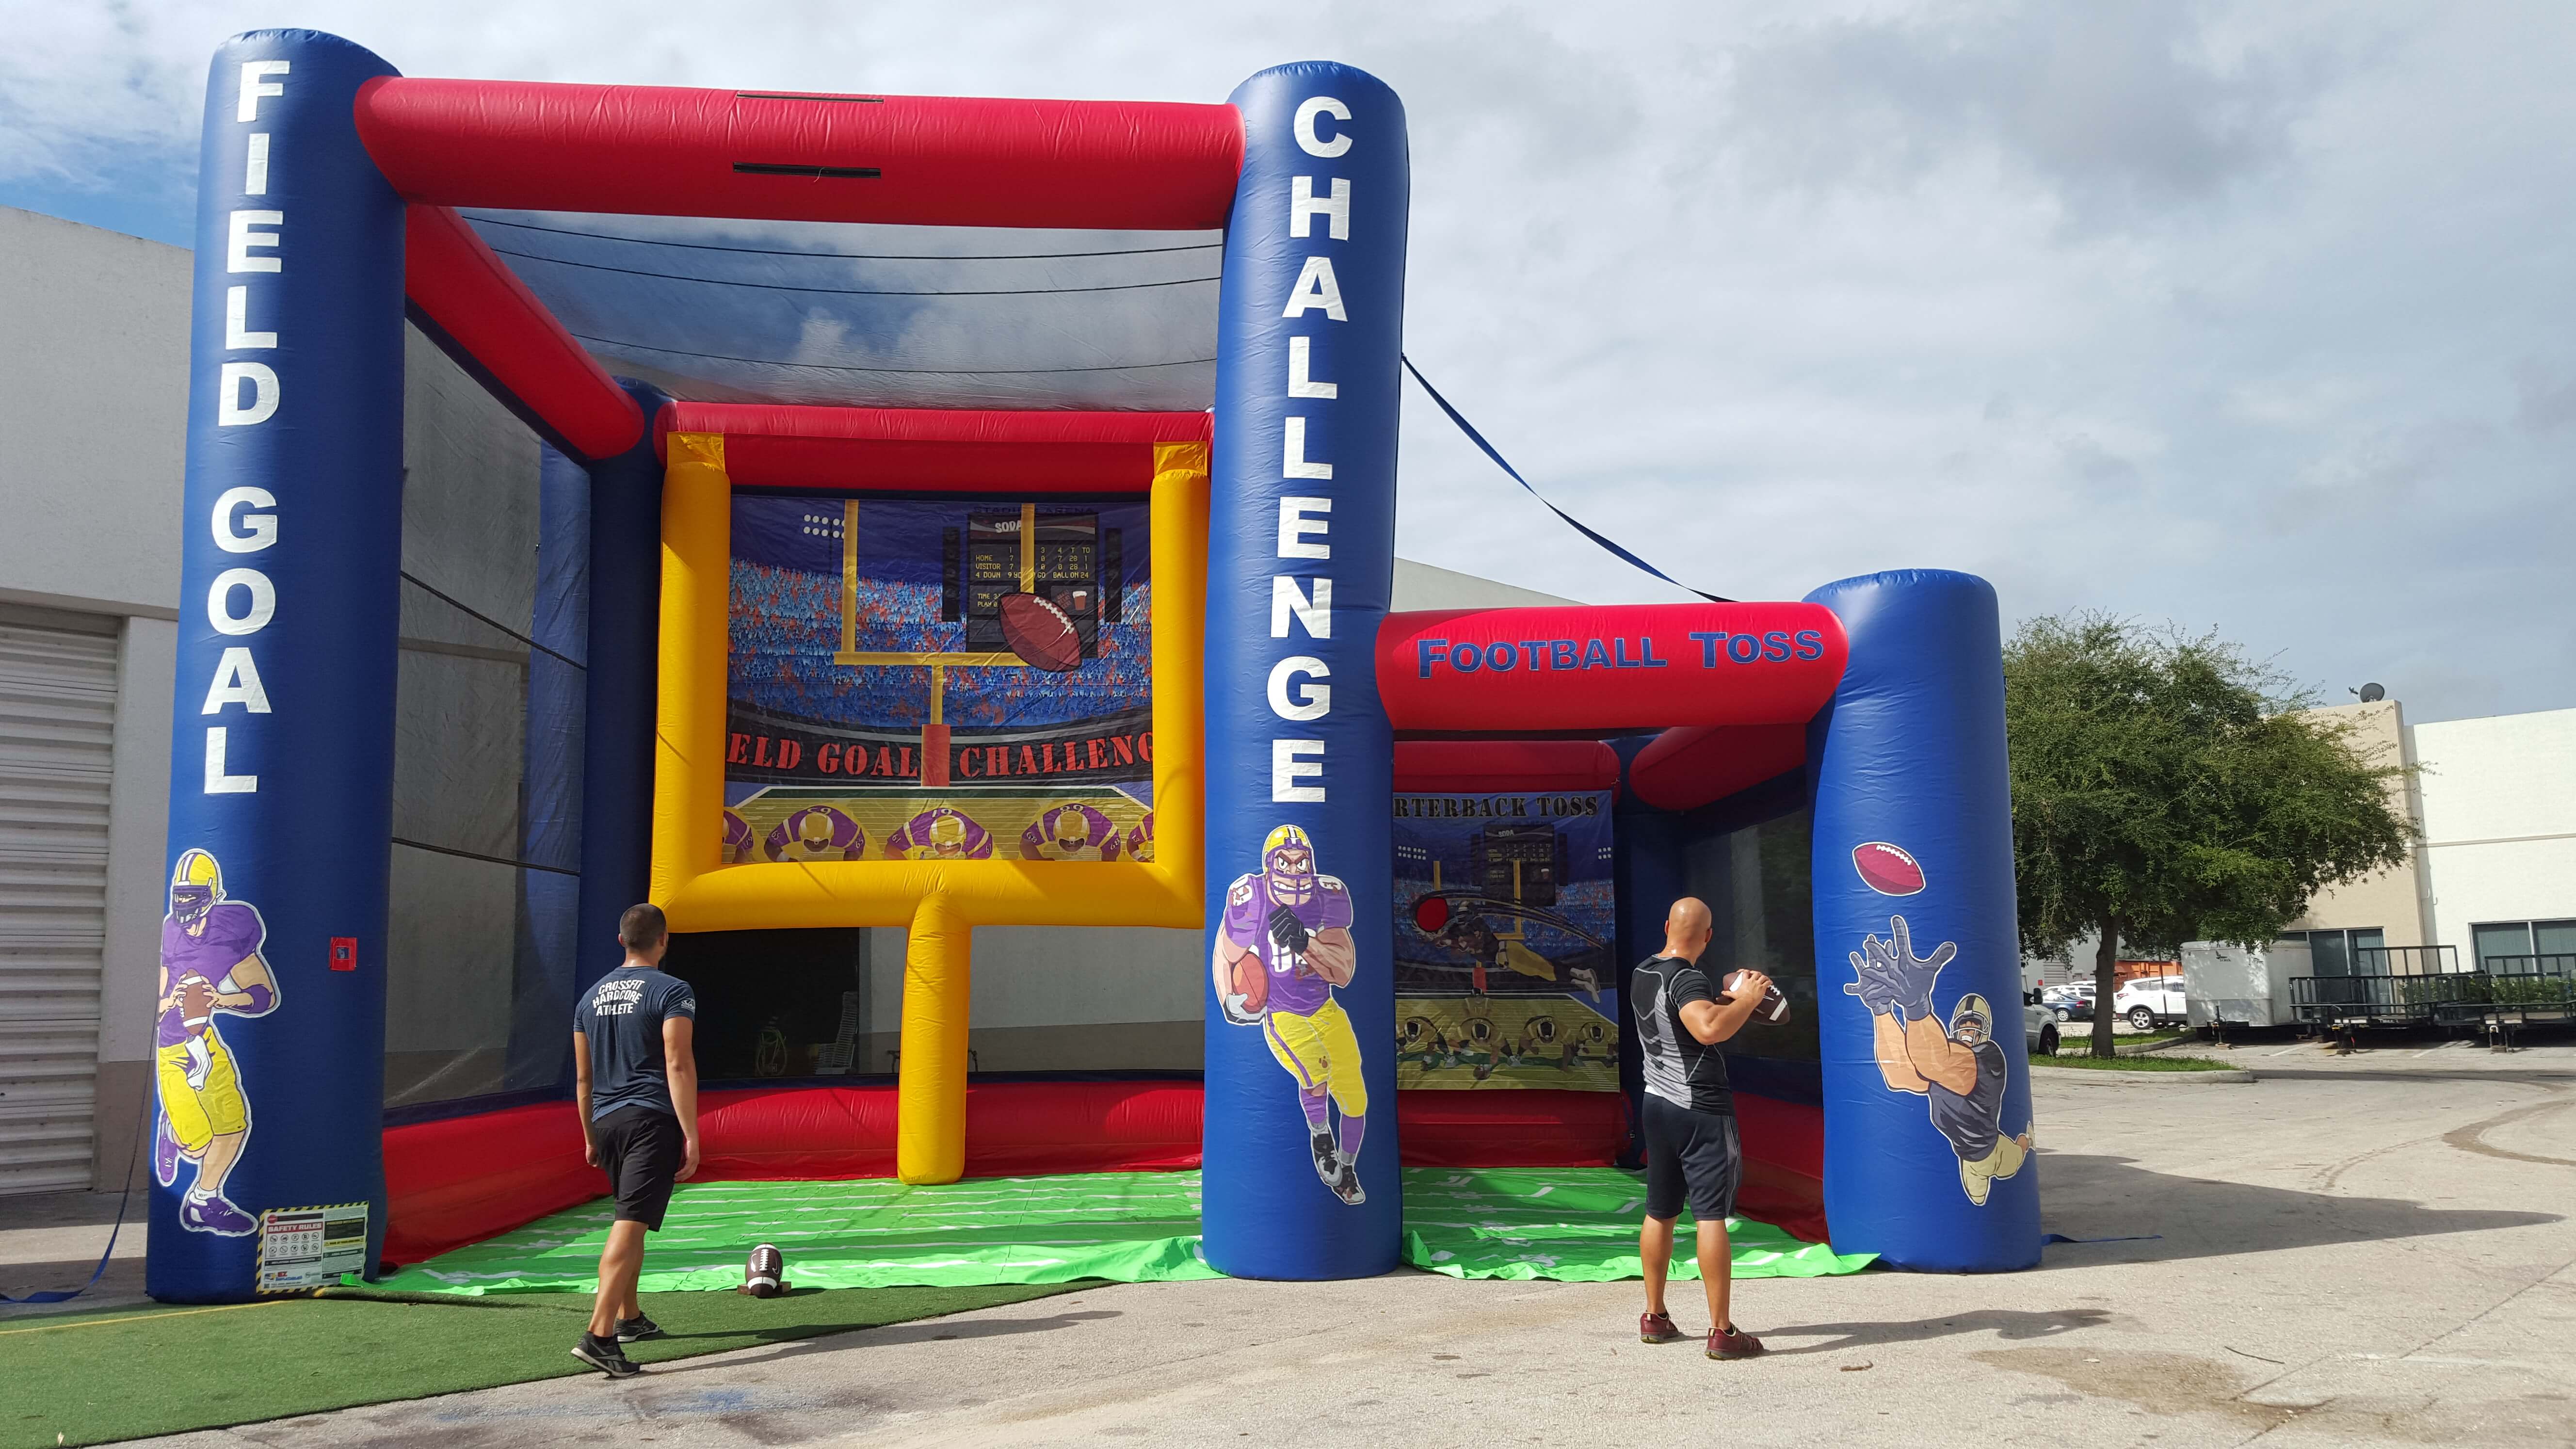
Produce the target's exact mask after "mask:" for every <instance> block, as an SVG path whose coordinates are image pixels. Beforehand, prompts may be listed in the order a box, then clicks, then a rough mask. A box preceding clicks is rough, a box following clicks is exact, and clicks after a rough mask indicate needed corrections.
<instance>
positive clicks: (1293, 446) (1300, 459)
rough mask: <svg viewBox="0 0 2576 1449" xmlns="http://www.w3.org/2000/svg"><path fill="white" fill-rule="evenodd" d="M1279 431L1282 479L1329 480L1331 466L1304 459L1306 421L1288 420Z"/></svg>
mask: <svg viewBox="0 0 2576 1449" xmlns="http://www.w3.org/2000/svg"><path fill="white" fill-rule="evenodd" d="M1285 422H1286V426H1284V427H1283V428H1282V429H1281V430H1280V459H1279V476H1280V477H1282V478H1330V477H1332V476H1333V465H1332V464H1330V463H1313V462H1308V461H1307V459H1306V420H1305V419H1304V418H1289V419H1286V420H1285Z"/></svg>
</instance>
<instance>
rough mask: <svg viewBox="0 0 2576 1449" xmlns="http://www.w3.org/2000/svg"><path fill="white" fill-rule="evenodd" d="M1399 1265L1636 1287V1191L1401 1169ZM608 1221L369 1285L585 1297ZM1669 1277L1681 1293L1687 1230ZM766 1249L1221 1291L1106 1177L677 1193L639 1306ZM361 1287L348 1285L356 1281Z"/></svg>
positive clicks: (1597, 1183) (569, 1225) (1587, 1175)
mask: <svg viewBox="0 0 2576 1449" xmlns="http://www.w3.org/2000/svg"><path fill="white" fill-rule="evenodd" d="M1404 1176H1405V1224H1404V1226H1405V1241H1404V1257H1405V1261H1406V1262H1407V1263H1408V1264H1411V1265H1412V1266H1414V1267H1417V1268H1424V1269H1428V1270H1430V1271H1432V1272H1435V1273H1446V1274H1449V1275H1451V1276H1452V1277H1461V1278H1555V1279H1561V1280H1566V1281H1572V1282H1606V1281H1609V1280H1612V1279H1618V1278H1633V1277H1636V1276H1637V1274H1638V1266H1637V1216H1638V1209H1639V1207H1640V1206H1641V1204H1642V1201H1643V1196H1644V1189H1643V1187H1642V1185H1641V1184H1640V1182H1639V1180H1638V1178H1637V1177H1636V1175H1635V1174H1632V1173H1625V1172H1619V1171H1616V1170H1614V1169H1611V1168H1600V1167H1578V1168H1482V1169H1454V1168H1408V1169H1406V1171H1405V1175H1404ZM612 1216H613V1214H612V1210H611V1207H610V1204H609V1203H608V1201H607V1200H606V1199H601V1200H599V1201H597V1202H593V1203H589V1204H587V1205H585V1206H582V1207H578V1208H573V1209H571V1210H570V1211H567V1212H560V1213H556V1214H554V1215H553V1216H551V1217H547V1218H541V1219H539V1220H538V1221H536V1222H533V1223H530V1224H528V1225H527V1226H526V1227H523V1228H520V1229H517V1230H516V1231H513V1232H508V1233H503V1234H501V1235H500V1236H498V1237H493V1238H487V1239H485V1240H484V1241H482V1242H480V1243H476V1244H473V1245H472V1246H470V1247H464V1248H459V1249H457V1250H456V1251H454V1252H452V1253H446V1254H443V1255H441V1256H439V1257H437V1258H434V1259H431V1260H430V1261H429V1262H426V1263H422V1264H419V1265H417V1266H414V1267H409V1268H405V1269H403V1270H402V1271H401V1272H399V1273H396V1274H394V1275H392V1276H391V1277H388V1278H385V1279H383V1280H381V1281H380V1282H378V1283H377V1284H376V1285H375V1286H376V1287H377V1288H379V1289H384V1290H389V1291H394V1292H415V1293H455V1294H481V1293H588V1292H591V1291H593V1289H594V1288H595V1287H596V1286H597V1282H596V1276H595V1275H596V1272H597V1268H598V1263H599V1249H600V1244H601V1241H602V1240H603V1238H604V1237H605V1236H606V1234H607V1231H608V1224H609V1221H610V1219H611V1217H612ZM1681 1232H1682V1246H1681V1252H1680V1253H1679V1255H1678V1257H1679V1259H1680V1261H1678V1262H1676V1263H1675V1264H1674V1265H1673V1266H1674V1276H1675V1277H1678V1278H1689V1277H1694V1276H1696V1273H1697V1270H1696V1268H1695V1267H1694V1266H1693V1265H1692V1263H1691V1262H1690V1256H1689V1255H1690V1247H1689V1234H1690V1232H1691V1228H1690V1225H1689V1220H1688V1219H1687V1218H1685V1219H1684V1220H1683V1223H1682V1227H1681ZM1730 1232H1731V1238H1732V1243H1733V1247H1734V1253H1735V1276H1737V1277H1739V1278H1773V1277H1816V1276H1820V1275H1823V1274H1828V1273H1852V1272H1857V1271H1859V1270H1860V1269H1861V1268H1862V1267H1863V1266H1864V1265H1866V1264H1867V1263H1868V1262H1869V1261H1870V1258H1869V1255H1867V1254H1845V1255H1840V1256H1838V1255H1836V1254H1835V1253H1834V1252H1833V1251H1832V1250H1831V1249H1828V1248H1825V1247H1822V1246H1819V1245H1815V1244H1809V1243H1801V1242H1799V1241H1798V1240H1796V1239H1795V1238H1791V1237H1789V1236H1788V1235H1787V1234H1785V1233H1782V1232H1781V1231H1780V1230H1779V1229H1777V1228H1773V1227H1770V1226H1768V1225H1766V1224H1762V1223H1755V1222H1750V1221H1746V1220H1744V1219H1736V1220H1735V1221H1734V1222H1733V1223H1732V1224H1731V1225H1730ZM756 1243H774V1244H776V1245H777V1246H778V1248H779V1250H780V1251H781V1252H783V1253H784V1254H785V1255H786V1257H787V1277H788V1279H789V1281H791V1282H793V1283H794V1284H795V1285H796V1286H798V1287H800V1288H885V1287H894V1286H897V1285H904V1284H920V1285H929V1286H963V1285H968V1284H980V1283H1065V1282H1071V1281H1073V1280H1074V1279H1077V1278H1105V1279H1109V1280H1112V1281H1115V1282H1123V1283H1142V1282H1171V1281H1176V1280H1180V1279H1188V1278H1214V1277H1218V1276H1220V1275H1219V1274H1218V1273H1217V1272H1216V1270H1215V1269H1213V1268H1210V1267H1209V1266H1208V1265H1207V1261H1206V1259H1205V1258H1204V1257H1203V1256H1202V1255H1201V1251H1200V1246H1199V1175H1198V1174H1197V1173H1195V1172H1101V1173H1079V1174H1070V1175H1065V1176H1058V1177H1010V1178H977V1179H973V1180H970V1181H966V1182H953V1183H943V1184H938V1185H934V1186H923V1187H915V1186H907V1185H906V1184H903V1183H900V1182H896V1181H893V1180H891V1179H887V1178H864V1179H857V1180H850V1181H836V1182H712V1183H683V1184H682V1185H681V1186H680V1189H679V1191H678V1192H676V1193H675V1194H673V1196H672V1198H671V1210H670V1215H669V1217H668V1218H667V1219H666V1220H665V1221H664V1223H663V1226H662V1230H661V1231H660V1232H658V1233H654V1234H652V1235H650V1236H649V1237H648V1238H646V1240H645V1253H644V1278H643V1282H642V1284H641V1287H642V1290H643V1291H644V1292H647V1293H664V1292H672V1291H675V1290H683V1289H729V1288H738V1287H740V1286H741V1285H742V1262H743V1256H744V1255H745V1254H746V1253H748V1252H749V1251H750V1250H751V1247H752V1245H753V1244H756ZM352 1281H354V1280H352Z"/></svg>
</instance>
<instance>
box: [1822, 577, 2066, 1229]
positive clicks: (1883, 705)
mask: <svg viewBox="0 0 2576 1449" xmlns="http://www.w3.org/2000/svg"><path fill="white" fill-rule="evenodd" d="M1807 597H1808V599H1809V600H1810V601H1811V602H1815V603H1821V604H1824V605H1826V606H1827V607H1829V608H1831V609H1832V610H1833V611H1834V612H1835V614H1837V615H1838V616H1840V617H1841V619H1842V621H1843V628H1844V629H1845V631H1846V632H1847V633H1848V634H1849V636H1850V639H1851V662H1850V665H1849V667H1848V669H1847V670H1846V672H1845V673H1844V676H1843V680H1842V684H1841V687H1840V688H1839V689H1837V690H1836V691H1835V694H1834V698H1833V702H1832V703H1831V704H1830V705H1828V706H1827V707H1826V709H1825V711H1824V712H1823V713H1822V714H1820V715H1818V716H1817V718H1816V720H1815V722H1814V724H1812V725H1811V726H1810V727H1809V734H1808V749H1807V759H1808V770H1809V779H1810V781H1811V784H1812V788H1813V790H1814V800H1815V854H1814V861H1813V865H1814V891H1815V916H1816V965H1817V972H1816V985H1817V995H1818V1011H1819V1012H1820V1013H1821V1017H1822V1020H1821V1022H1820V1023H1819V1025H1820V1029H1821V1033H1822V1049H1823V1055H1824V1088H1825V1214H1826V1218H1827V1220H1828V1221H1829V1222H1830V1224H1831V1225H1832V1231H1833V1243H1834V1248H1835V1250H1836V1251H1838V1252H1845V1253H1854V1252H1866V1253H1877V1254H1879V1255H1880V1256H1881V1257H1882V1258H1884V1259H1886V1261H1887V1262H1888V1263H1890V1264H1891V1265H1893V1266H1896V1267H1899V1268H1916V1269H1930V1270H1939V1271H1947V1272H1988V1271H1997V1270H2002V1269H2010V1268H2027V1267H2032V1266H2034V1265H2036V1264H2037V1263H2038V1261H2039V1172H2038V1165H2037V1163H2036V1161H2035V1160H2032V1159H2031V1158H2030V1156H2029V1153H2028V1147H2029V1140H2028V1135H2029V1131H2030V1067H2029V1063H2028V1061H2027V1060H2026V1059H2025V1052H2024V1046H2023V1040H2022V1012H2021V950H2020V938H2019V933H2018V928H2017V924H2016V920H2015V914H2014V908H2013V855H2012V793H2011V786H2010V783H2009V781H2008V780H2007V778H2006V775H2005V757H2004V687H2003V664H2002V658H2003V652H2002V651H2003V641H2002V638H2001V625H2000V621H1999V617H1998V614H1997V611H1996V607H1995V591H1994V589H1993V587H1992V586H1991V585H1989V584H1987V583H1986V581H1985V580H1983V579H1979V578H1975V577H1972V576H1970V575H1967V574H1959V573H1947V572H1941V571H1937V570H1928V569H1927V570H1909V571H1904V572H1897V573H1884V574H1873V575H1870V576H1868V577H1865V578H1857V579H1846V580H1843V581H1842V582H1840V583H1835V584H1828V585H1826V586H1825V587H1823V588H1821V589H1818V590H1817V591H1815V592H1814V593H1812V594H1809V595H1808V596H1807Z"/></svg>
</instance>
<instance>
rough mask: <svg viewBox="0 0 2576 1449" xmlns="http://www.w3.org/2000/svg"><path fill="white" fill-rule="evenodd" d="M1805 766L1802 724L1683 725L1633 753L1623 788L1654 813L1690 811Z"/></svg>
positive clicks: (1804, 740) (1803, 729) (1805, 753)
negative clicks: (1635, 754) (1626, 781)
mask: <svg viewBox="0 0 2576 1449" xmlns="http://www.w3.org/2000/svg"><path fill="white" fill-rule="evenodd" d="M1806 762H1807V727H1806V726H1805V725H1804V724H1753V725H1688V726H1684V727H1682V728H1679V729H1669V730H1666V731H1664V732H1663V733H1662V734H1660V735H1657V736H1656V737H1655V738H1654V740H1653V741H1651V742H1650V743H1648V744H1647V746H1646V747H1645V748H1644V749H1642V750H1639V751H1638V752H1637V758H1636V760H1635V761H1634V762H1633V763H1631V764H1630V765H1629V766H1628V788H1629V789H1630V790H1631V791H1634V792H1635V794H1636V796H1637V798H1638V799H1639V800H1640V801H1643V802H1644V803H1646V804H1648V805H1652V806H1654V807H1655V808H1656V809H1658V810H1695V809H1698V808H1699V807H1700V806H1702V805H1706V804H1709V803H1710V802H1712V801H1716V800H1723V799H1725V798H1726V797H1727V796H1729V795H1732V794H1734V793H1735V792H1736V791H1738V790H1747V789H1751V788H1752V787H1753V786H1755V785H1759V784H1761V783H1762V782H1763V781H1765V780H1768V779H1771V778H1772V777H1774V776H1776V775H1785V774H1787V773H1788V772H1790V771H1791V770H1794V769H1796V768H1798V767H1799V766H1800V765H1803V764H1805V763H1806Z"/></svg>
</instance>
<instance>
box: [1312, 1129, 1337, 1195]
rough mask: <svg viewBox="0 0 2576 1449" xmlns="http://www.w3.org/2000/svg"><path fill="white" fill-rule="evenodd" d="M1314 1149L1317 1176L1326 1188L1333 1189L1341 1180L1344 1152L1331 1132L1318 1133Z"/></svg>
mask: <svg viewBox="0 0 2576 1449" xmlns="http://www.w3.org/2000/svg"><path fill="white" fill-rule="evenodd" d="M1314 1148H1315V1175H1316V1176H1317V1177H1320V1178H1322V1179H1323V1180H1324V1186H1326V1187H1331V1186H1333V1184H1334V1183H1336V1182H1338V1181H1340V1180H1341V1176H1342V1150H1341V1148H1340V1146H1339V1145H1338V1144H1336V1143H1335V1142H1334V1141H1333V1134H1332V1133H1330V1132H1318V1133H1316V1134H1315V1142H1314Z"/></svg>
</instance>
